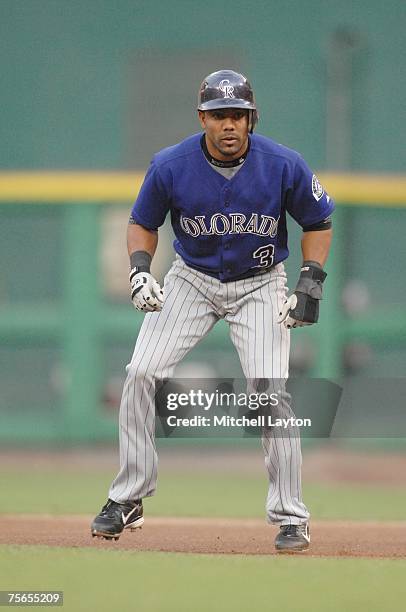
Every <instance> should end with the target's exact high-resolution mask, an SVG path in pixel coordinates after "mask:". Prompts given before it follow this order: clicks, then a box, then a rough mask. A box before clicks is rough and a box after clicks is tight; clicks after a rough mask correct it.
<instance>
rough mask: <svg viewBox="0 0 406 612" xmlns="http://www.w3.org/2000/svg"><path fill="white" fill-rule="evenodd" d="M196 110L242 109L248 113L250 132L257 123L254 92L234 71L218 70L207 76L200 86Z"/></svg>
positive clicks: (247, 82)
mask: <svg viewBox="0 0 406 612" xmlns="http://www.w3.org/2000/svg"><path fill="white" fill-rule="evenodd" d="M197 104H198V106H197V109H198V110H200V111H210V110H215V109H218V108H244V109H247V110H248V111H249V124H250V130H251V132H252V131H253V129H254V127H255V124H256V122H257V121H258V111H257V107H256V104H255V98H254V92H253V91H252V87H251V85H250V83H249V81H248V80H247V78H246V77H245V76H244V75H243V74H241V73H239V72H234V70H218V71H217V72H212V73H211V74H209V75H208V76H207V77H206V78H205V79H204V80H203V82H202V84H201V85H200V89H199V97H198V102H197Z"/></svg>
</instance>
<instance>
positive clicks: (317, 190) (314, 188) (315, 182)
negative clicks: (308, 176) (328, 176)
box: [312, 174, 324, 202]
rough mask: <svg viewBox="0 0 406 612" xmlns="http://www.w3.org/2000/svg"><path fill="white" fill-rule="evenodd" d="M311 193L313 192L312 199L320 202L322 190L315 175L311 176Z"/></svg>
mask: <svg viewBox="0 0 406 612" xmlns="http://www.w3.org/2000/svg"><path fill="white" fill-rule="evenodd" d="M312 192H313V196H314V199H315V200H317V202H318V201H319V200H320V198H321V196H322V195H323V193H324V189H323V187H322V186H321V185H320V183H319V179H318V178H317V176H316V175H315V174H313V176H312Z"/></svg>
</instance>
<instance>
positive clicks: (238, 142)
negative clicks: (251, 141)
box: [199, 108, 248, 161]
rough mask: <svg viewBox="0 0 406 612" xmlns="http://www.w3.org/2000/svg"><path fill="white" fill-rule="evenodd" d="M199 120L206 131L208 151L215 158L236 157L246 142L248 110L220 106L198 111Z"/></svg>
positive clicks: (245, 145)
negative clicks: (210, 109) (216, 108)
mask: <svg viewBox="0 0 406 612" xmlns="http://www.w3.org/2000/svg"><path fill="white" fill-rule="evenodd" d="M199 120H200V124H201V126H202V128H203V129H204V131H205V132H206V144H207V148H208V150H209V153H210V154H211V155H212V156H213V157H215V158H216V159H220V160H221V161H227V160H232V159H237V157H239V156H240V155H242V154H243V153H244V152H245V149H246V148H247V144H248V111H247V110H244V109H240V108H221V109H218V110H212V111H205V112H202V111H199Z"/></svg>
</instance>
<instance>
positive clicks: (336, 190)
mask: <svg viewBox="0 0 406 612" xmlns="http://www.w3.org/2000/svg"><path fill="white" fill-rule="evenodd" d="M143 178H144V173H143V172H135V171H134V172H112V171H105V172H104V171H97V172H77V171H54V172H51V171H46V172H26V171H10V172H0V201H1V202H8V203H14V202H27V203H33V202H42V203H44V202H51V203H58V202H59V203H64V202H72V203H81V202H94V203H100V202H109V203H114V202H126V203H127V204H130V203H132V202H133V201H134V200H135V198H136V197H137V194H138V191H139V189H140V187H141V185H142V181H143ZM319 179H320V181H321V183H322V184H323V186H324V187H325V188H326V189H327V191H328V193H329V194H330V195H331V197H332V198H333V199H334V200H335V201H336V202H338V203H341V204H356V205H369V206H393V207H405V206H406V175H402V174H352V173H343V174H339V173H320V174H319Z"/></svg>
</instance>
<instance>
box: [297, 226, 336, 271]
mask: <svg viewBox="0 0 406 612" xmlns="http://www.w3.org/2000/svg"><path fill="white" fill-rule="evenodd" d="M332 237H333V230H332V228H331V227H330V229H325V230H322V231H307V232H303V236H302V255H303V261H315V262H317V263H318V264H319V265H320V266H321V267H323V266H324V264H325V263H326V261H327V257H328V254H329V252H330V245H331V239H332Z"/></svg>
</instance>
